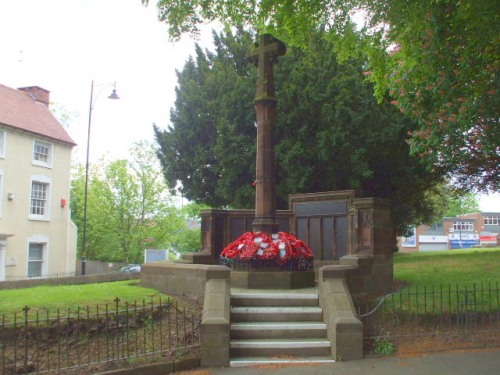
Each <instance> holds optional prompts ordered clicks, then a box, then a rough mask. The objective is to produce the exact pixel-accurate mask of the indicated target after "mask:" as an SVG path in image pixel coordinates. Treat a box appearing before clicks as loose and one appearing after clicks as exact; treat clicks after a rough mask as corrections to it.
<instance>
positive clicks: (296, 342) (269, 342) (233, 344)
mask: <svg viewBox="0 0 500 375" xmlns="http://www.w3.org/2000/svg"><path fill="white" fill-rule="evenodd" d="M229 346H230V348H231V349H235V348H249V349H250V348H260V349H263V348H302V349H305V348H318V347H322V348H329V347H330V346H331V343H330V341H329V340H327V339H322V338H317V339H315V338H307V339H251V340H231V341H230V342H229Z"/></svg>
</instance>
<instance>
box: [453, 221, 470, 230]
mask: <svg viewBox="0 0 500 375" xmlns="http://www.w3.org/2000/svg"><path fill="white" fill-rule="evenodd" d="M453 230H455V231H463V232H473V231H474V223H473V222H472V221H455V222H453Z"/></svg>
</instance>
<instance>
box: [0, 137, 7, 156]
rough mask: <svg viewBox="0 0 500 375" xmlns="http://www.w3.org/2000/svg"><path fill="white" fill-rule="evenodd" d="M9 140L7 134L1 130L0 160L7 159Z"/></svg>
mask: <svg viewBox="0 0 500 375" xmlns="http://www.w3.org/2000/svg"><path fill="white" fill-rule="evenodd" d="M6 138H7V133H5V131H4V130H0V158H4V157H5V139H6Z"/></svg>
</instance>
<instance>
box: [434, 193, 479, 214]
mask: <svg viewBox="0 0 500 375" xmlns="http://www.w3.org/2000/svg"><path fill="white" fill-rule="evenodd" d="M480 211H481V210H480V208H479V202H478V200H477V197H476V195H475V194H474V193H467V194H452V195H451V197H450V199H449V202H448V204H447V207H446V212H445V213H444V215H443V216H446V217H455V216H458V215H463V214H471V213H474V212H480Z"/></svg>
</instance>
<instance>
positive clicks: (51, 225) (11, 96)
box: [0, 85, 77, 281]
mask: <svg viewBox="0 0 500 375" xmlns="http://www.w3.org/2000/svg"><path fill="white" fill-rule="evenodd" d="M74 146H75V143H74V141H73V140H72V139H71V137H70V136H69V135H68V133H67V132H66V130H65V129H64V127H63V126H62V125H61V124H60V123H59V122H58V121H57V120H56V119H55V117H54V116H53V115H52V113H51V112H50V110H49V91H47V90H45V89H42V88H40V87H37V86H33V87H25V88H21V89H18V90H17V89H12V88H9V87H6V86H3V85H0V281H1V280H13V279H22V278H26V277H46V276H55V275H71V274H74V272H75V268H76V238H77V229H76V226H75V224H74V223H73V222H72V221H71V213H70V208H69V195H70V172H71V150H72V148H73V147H74Z"/></svg>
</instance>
